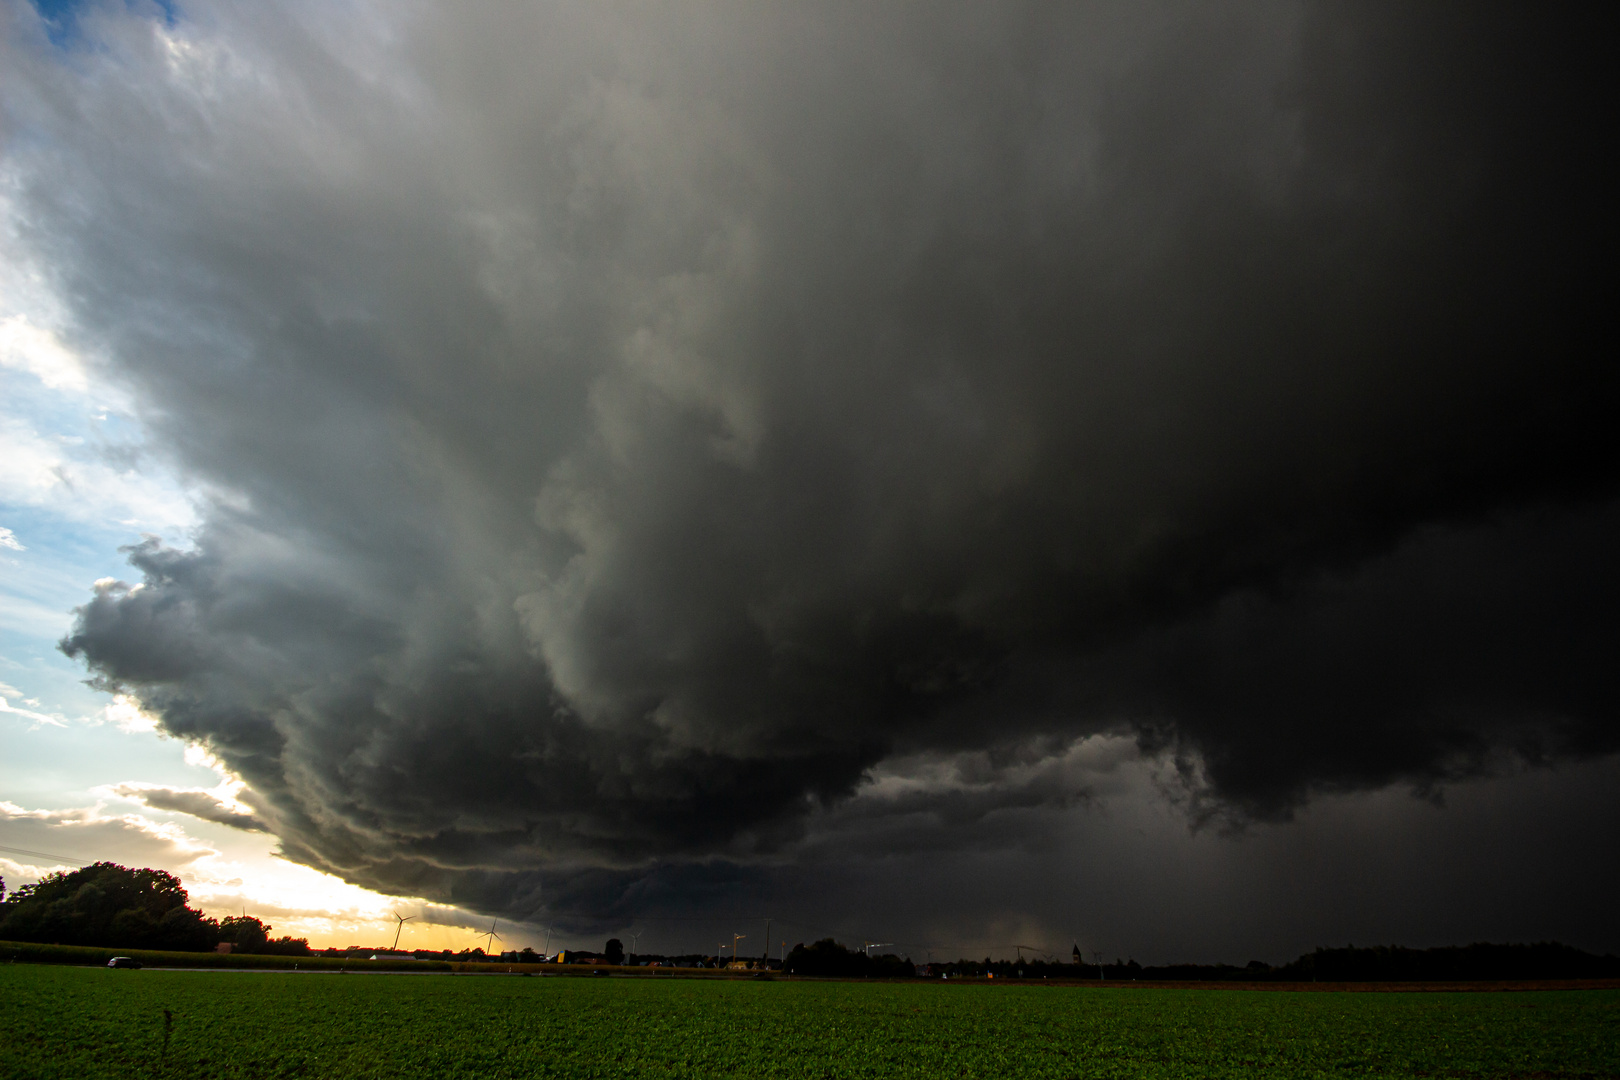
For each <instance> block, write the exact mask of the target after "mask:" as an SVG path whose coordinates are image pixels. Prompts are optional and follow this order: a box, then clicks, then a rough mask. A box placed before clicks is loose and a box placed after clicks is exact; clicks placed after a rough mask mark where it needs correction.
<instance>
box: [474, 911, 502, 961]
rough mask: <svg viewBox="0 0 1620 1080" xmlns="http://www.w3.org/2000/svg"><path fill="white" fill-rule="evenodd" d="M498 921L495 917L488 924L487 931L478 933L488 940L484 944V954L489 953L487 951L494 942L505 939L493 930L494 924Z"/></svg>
mask: <svg viewBox="0 0 1620 1080" xmlns="http://www.w3.org/2000/svg"><path fill="white" fill-rule="evenodd" d="M499 922H500V920H499V919H496V920H495V921H494V922H492V923H490V924H489V929H488V930H487V931H485V932H484V933H482V934H479V935H478V936H479V937H481V938H486V939H487V941H488V943H487V944H486V945H485V946H484V952H485V954H486V955H487V954H488V953H489V951H490V950H491V949H493V948H494V947H495V943H496V942H497V941H505V940H506V939H505V938H503V937H501V935H499V934H497V933H496V932H495V927H496V924H498V923H499Z"/></svg>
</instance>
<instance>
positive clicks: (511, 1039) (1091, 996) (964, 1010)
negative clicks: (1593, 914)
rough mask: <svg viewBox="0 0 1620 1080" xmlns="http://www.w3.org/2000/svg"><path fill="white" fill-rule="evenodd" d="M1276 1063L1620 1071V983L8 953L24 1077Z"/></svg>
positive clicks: (1530, 1073) (1290, 1068) (1446, 1072)
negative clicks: (1110, 983)
mask: <svg viewBox="0 0 1620 1080" xmlns="http://www.w3.org/2000/svg"><path fill="white" fill-rule="evenodd" d="M164 1010H168V1012H169V1014H170V1016H171V1017H172V1019H171V1020H170V1021H169V1023H168V1026H167V1030H166V1026H165V1013H164ZM1256 1075H1264V1076H1284V1077H1292V1076H1300V1077H1305V1076H1310V1077H1321V1076H1347V1077H1348V1076H1356V1077H1366V1076H1400V1077H1417V1076H1423V1077H1455V1076H1465V1077H1473V1076H1480V1077H1515V1076H1516V1077H1620V991H1616V990H1579V991H1531V992H1514V993H1396V994H1382V993H1291V992H1255V991H1241V990H1204V989H1186V990H1131V989H1101V988H1081V987H1040V986H1014V985H1008V986H994V985H983V984H979V985H955V986H953V985H950V984H940V983H871V984H862V983H839V982H752V981H739V982H721V981H703V980H685V979H669V980H652V979H579V978H520V977H509V976H475V975H339V974H291V973H277V972H212V971H210V972H182V971H150V970H146V971H108V970H105V969H102V970H97V969H89V968H67V967H46V966H40V965H33V964H6V965H0V1076H4V1077H6V1078H22V1077H28V1078H34V1077H39V1078H46V1077H51V1078H54V1077H63V1078H68V1077H71V1078H75V1080H77V1078H88V1077H117V1078H119V1080H134V1078H139V1077H279V1076H305V1077H508V1076H604V1077H605V1076H654V1077H671V1076H680V1077H707V1076H784V1077H844V1076H849V1077H857V1076H872V1077H888V1076H929V1077H935V1076H970V1077H1005V1076H1051V1077H1081V1076H1083V1077H1149V1076H1166V1077H1172V1076H1173V1077H1226V1076H1231V1077H1239V1076H1242V1077H1250V1076H1256Z"/></svg>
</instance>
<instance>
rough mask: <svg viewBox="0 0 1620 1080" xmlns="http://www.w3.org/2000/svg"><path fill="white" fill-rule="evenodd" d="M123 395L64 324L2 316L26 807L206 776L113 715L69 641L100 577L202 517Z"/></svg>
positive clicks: (9, 597) (5, 502)
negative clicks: (111, 788) (106, 787)
mask: <svg viewBox="0 0 1620 1080" xmlns="http://www.w3.org/2000/svg"><path fill="white" fill-rule="evenodd" d="M119 401H120V395H118V394H117V393H115V392H110V391H107V390H105V389H104V388H100V387H97V386H96V385H94V383H93V382H92V380H91V378H90V377H89V375H87V368H86V367H85V366H84V365H83V364H80V363H79V362H78V358H77V357H76V356H74V355H73V353H72V352H71V350H70V349H68V348H67V347H66V346H64V345H63V344H62V342H61V341H60V340H59V339H58V338H57V337H56V335H55V334H54V333H51V332H50V331H48V330H46V329H43V328H42V327H41V326H39V325H36V324H34V323H32V322H30V321H29V320H28V319H27V317H26V316H23V315H18V314H11V315H7V316H5V317H3V318H0V529H4V530H6V531H5V532H3V533H0V684H3V685H0V698H3V699H4V700H5V706H4V707H3V708H0V742H3V744H4V748H5V751H4V753H0V798H4V799H6V800H8V801H11V802H16V803H19V804H21V805H28V806H32V807H35V808H45V809H49V808H53V807H66V806H76V805H84V803H85V800H86V798H87V794H86V793H87V792H88V791H89V789H91V788H93V787H94V786H96V785H98V784H106V783H115V782H118V781H120V780H125V779H129V778H131V777H132V776H139V777H140V778H142V779H145V780H148V781H150V782H158V783H177V784H178V783H187V784H195V783H196V782H197V770H196V768H195V767H194V766H188V765H186V764H185V763H184V761H183V758H182V754H183V747H181V746H180V745H179V744H177V743H174V742H172V741H166V740H162V739H159V738H156V737H155V736H154V735H153V734H152V733H151V732H150V731H145V732H142V731H139V730H127V729H128V728H130V727H131V726H132V725H130V724H129V723H128V719H129V718H128V716H127V715H126V716H124V717H123V719H124V720H125V723H124V725H123V726H122V727H121V726H120V725H119V724H118V723H116V722H114V720H115V718H116V717H117V716H118V715H119V714H118V713H117V711H116V710H115V711H114V713H113V714H111V715H110V714H109V713H108V706H109V705H112V704H113V703H114V702H113V699H112V698H111V697H110V696H109V695H107V694H105V693H102V692H99V691H96V690H92V689H91V688H90V687H88V686H86V685H85V684H84V680H85V678H86V675H87V672H86V671H85V670H84V668H83V666H82V665H81V664H80V663H78V662H76V661H73V660H70V659H69V658H68V657H67V656H65V655H63V654H62V652H61V651H60V650H59V649H58V648H57V642H58V641H59V640H60V639H61V638H62V636H63V635H64V634H66V633H67V632H68V631H69V630H70V629H71V627H72V623H73V609H74V608H75V607H76V606H78V605H80V604H82V603H84V602H85V601H86V600H87V599H88V598H89V596H90V587H91V585H92V584H93V583H94V582H95V581H96V580H97V579H99V578H104V577H115V578H125V579H128V578H130V577H132V576H133V573H132V568H131V567H129V566H128V565H127V561H126V557H125V555H124V553H122V552H121V551H120V550H119V549H120V548H121V547H124V546H127V545H129V544H134V543H139V542H140V540H141V539H142V538H143V536H144V535H148V534H152V535H159V536H163V537H164V538H165V539H167V540H169V541H170V542H171V543H177V544H184V543H185V541H186V539H187V537H188V534H189V529H190V527H191V523H192V519H193V516H194V512H193V510H192V506H191V503H190V500H189V499H188V498H187V496H186V493H185V491H184V490H183V487H182V485H181V484H180V482H179V480H178V478H177V477H175V476H174V475H173V474H172V473H171V472H169V471H168V470H166V469H165V468H164V467H163V465H162V463H161V462H159V461H156V460H154V459H152V457H151V456H150V455H149V454H148V453H146V452H145V450H144V448H143V446H142V440H141V432H140V427H139V425H138V424H137V423H136V421H135V420H133V419H132V418H131V417H130V416H128V415H127V414H126V413H125V412H123V411H121V409H120V408H119ZM126 711H127V710H126ZM133 726H134V727H135V728H137V729H138V727H139V725H138V724H136V725H133Z"/></svg>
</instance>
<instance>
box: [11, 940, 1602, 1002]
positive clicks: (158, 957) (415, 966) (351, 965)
mask: <svg viewBox="0 0 1620 1080" xmlns="http://www.w3.org/2000/svg"><path fill="white" fill-rule="evenodd" d="M115 956H127V957H130V958H131V959H133V960H138V961H140V963H141V964H142V966H144V967H149V968H160V969H162V968H186V969H206V970H218V971H295V970H296V971H348V972H355V973H357V974H359V973H364V972H368V971H377V972H382V971H393V972H414V973H419V974H423V975H427V974H455V973H462V974H476V975H550V976H573V977H590V976H604V975H611V976H614V977H618V978H632V979H668V978H682V979H721V980H733V981H739V980H753V981H759V980H762V979H763V980H771V981H778V982H885V981H887V982H905V983H937V982H942V981H945V980H941V979H928V978H913V979H894V980H883V979H835V978H814V977H809V976H802V975H783V974H781V973H779V972H771V973H769V974H761V973H758V972H749V971H725V970H719V971H716V970H714V969H712V968H645V967H614V966H611V965H608V964H590V965H586V964H519V963H500V962H487V963H476V962H462V961H457V960H414V961H413V960H360V959H356V958H354V957H325V956H254V955H245V954H242V953H193V952H167V951H159V950H155V949H106V948H97V947H90V946H83V945H39V944H34V943H30V942H21V941H0V963H6V964H65V965H69V966H76V967H106V965H107V961H108V960H111V959H112V958H113V957H115ZM949 983H950V984H951V985H964V984H965V985H974V986H1003V985H1005V986H1051V987H1059V986H1064V987H1082V988H1085V989H1091V990H1253V991H1283V992H1290V993H1300V992H1306V993H1345V992H1350V993H1434V992H1445V993H1456V992H1467V993H1489V992H1493V991H1494V992H1500V991H1520V990H1616V989H1620V979H1506V980H1499V981H1476V982H1270V981H1267V982H1232V981H1224V980H1222V981H1195V980H1177V981H1165V980H1141V981H1136V980H1120V979H1113V980H1101V979H990V978H963V979H951V980H949Z"/></svg>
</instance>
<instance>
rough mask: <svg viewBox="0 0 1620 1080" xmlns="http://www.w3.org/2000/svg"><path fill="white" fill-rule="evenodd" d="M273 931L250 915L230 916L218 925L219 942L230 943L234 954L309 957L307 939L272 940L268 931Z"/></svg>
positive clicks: (281, 938) (280, 938)
mask: <svg viewBox="0 0 1620 1080" xmlns="http://www.w3.org/2000/svg"><path fill="white" fill-rule="evenodd" d="M274 929H275V927H273V926H270V925H269V924H267V923H262V922H260V921H259V920H258V919H255V918H254V917H253V916H251V915H242V916H237V915H231V916H229V917H227V918H226V919H225V921H224V922H222V923H220V924H219V940H220V941H228V942H230V943H231V944H232V945H234V946H235V950H234V951H236V952H243V953H268V954H270V955H272V956H308V955H310V948H309V939H308V938H295V937H279V938H272V937H271V936H270V931H272V930H274Z"/></svg>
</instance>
